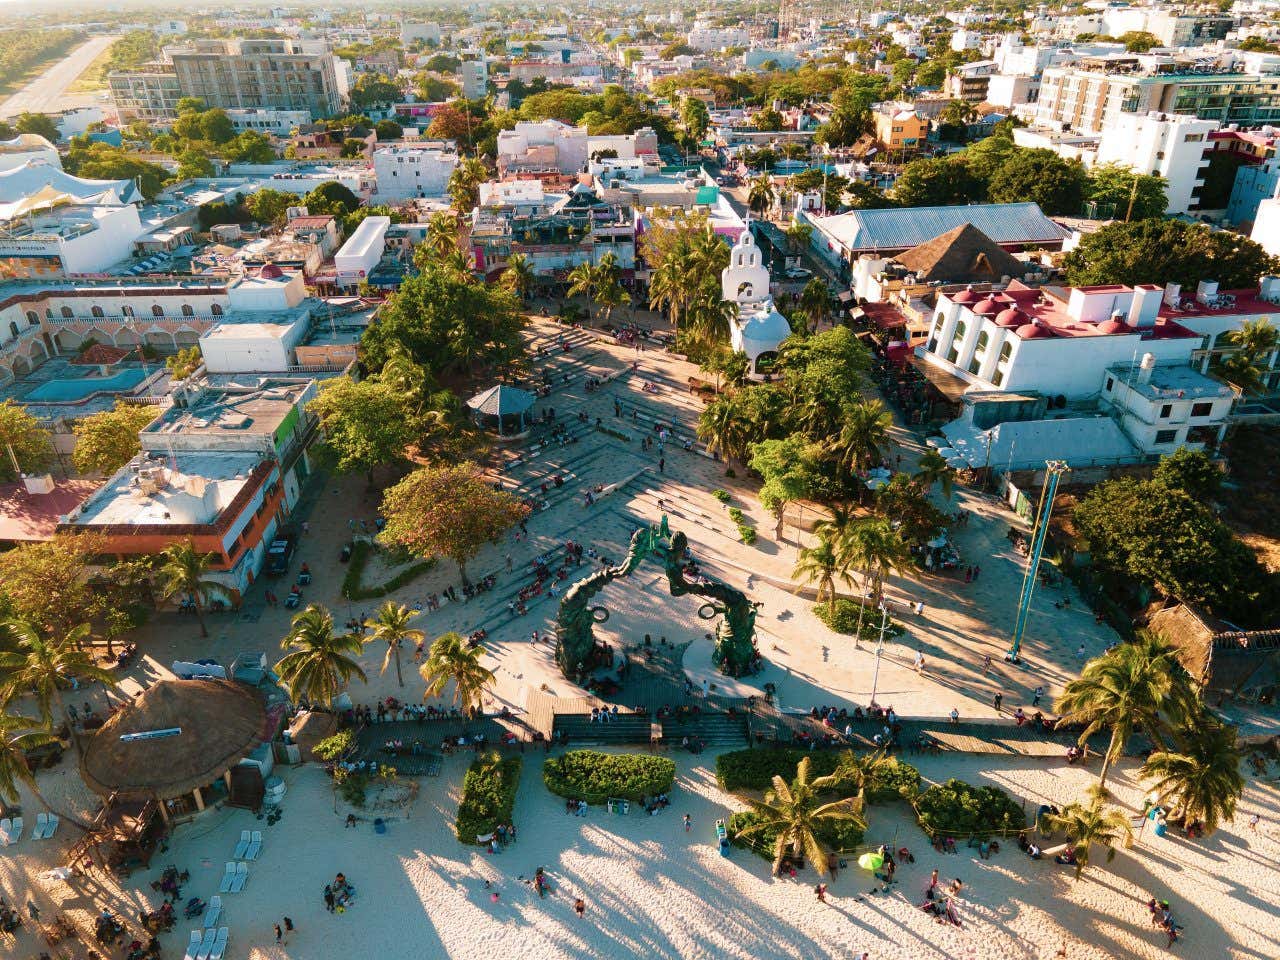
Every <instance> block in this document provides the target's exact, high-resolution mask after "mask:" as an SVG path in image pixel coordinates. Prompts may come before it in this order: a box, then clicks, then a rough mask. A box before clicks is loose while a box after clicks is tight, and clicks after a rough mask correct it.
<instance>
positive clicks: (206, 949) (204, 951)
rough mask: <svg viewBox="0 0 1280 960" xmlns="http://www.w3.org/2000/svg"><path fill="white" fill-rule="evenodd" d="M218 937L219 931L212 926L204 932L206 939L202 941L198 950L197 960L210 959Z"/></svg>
mask: <svg viewBox="0 0 1280 960" xmlns="http://www.w3.org/2000/svg"><path fill="white" fill-rule="evenodd" d="M217 939H218V931H217V930H214V929H213V927H210V928H209V929H208V930H206V931H205V932H204V939H203V940H201V941H200V949H199V950H197V951H196V960H209V954H211V953H213V944H214V941H215V940H217Z"/></svg>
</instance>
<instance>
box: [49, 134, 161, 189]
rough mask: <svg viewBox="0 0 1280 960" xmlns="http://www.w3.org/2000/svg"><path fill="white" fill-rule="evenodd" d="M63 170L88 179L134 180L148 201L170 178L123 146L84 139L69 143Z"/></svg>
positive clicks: (80, 138) (159, 167)
mask: <svg viewBox="0 0 1280 960" xmlns="http://www.w3.org/2000/svg"><path fill="white" fill-rule="evenodd" d="M63 167H64V168H65V169H66V171H67V172H68V173H74V174H75V175H76V176H78V177H85V178H87V179H90V180H133V181H135V182H136V183H137V184H138V189H139V190H141V191H142V195H143V197H145V198H146V199H147V200H154V199H155V197H156V194H158V193H159V192H160V191H161V189H162V188H163V187H164V183H165V181H166V180H167V179H169V171H168V170H166V169H165V168H164V167H162V166H159V165H158V164H154V163H149V162H147V161H145V160H142V159H140V158H139V157H138V156H137V155H135V154H132V153H129V152H128V151H127V150H125V149H124V148H123V147H113V146H111V144H109V143H90V142H89V140H88V139H87V138H85V137H76V138H74V139H73V140H72V141H71V147H70V149H69V150H68V151H67V154H66V156H65V157H64V158H63Z"/></svg>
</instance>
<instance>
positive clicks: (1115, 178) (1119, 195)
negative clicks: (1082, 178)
mask: <svg viewBox="0 0 1280 960" xmlns="http://www.w3.org/2000/svg"><path fill="white" fill-rule="evenodd" d="M1166 186H1167V183H1166V182H1165V179H1164V177H1158V176H1155V175H1154V174H1149V173H1141V174H1140V173H1136V172H1135V171H1133V170H1131V169H1129V168H1128V167H1126V166H1125V165H1124V164H1122V163H1099V164H1097V165H1095V166H1094V167H1093V169H1091V170H1090V171H1089V179H1088V182H1087V183H1086V184H1085V199H1086V200H1089V201H1091V202H1093V203H1095V204H1097V205H1098V213H1099V215H1100V216H1105V217H1114V218H1115V219H1117V220H1126V221H1133V220H1145V219H1147V218H1149V217H1163V216H1164V213H1165V210H1166V209H1168V206H1169V197H1168V195H1167V194H1166V193H1165V187H1166Z"/></svg>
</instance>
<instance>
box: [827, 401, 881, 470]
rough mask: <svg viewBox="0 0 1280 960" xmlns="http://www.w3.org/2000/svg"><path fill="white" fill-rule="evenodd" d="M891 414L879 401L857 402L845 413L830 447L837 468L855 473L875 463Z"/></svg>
mask: <svg viewBox="0 0 1280 960" xmlns="http://www.w3.org/2000/svg"><path fill="white" fill-rule="evenodd" d="M892 426H893V414H891V413H889V411H888V410H886V409H885V408H884V404H883V403H881V402H880V401H879V400H859V401H857V402H856V403H854V404H853V406H851V407H850V408H849V409H848V410H846V411H845V414H844V420H843V423H842V424H841V427H840V435H839V437H837V438H836V439H835V440H834V441H833V442H832V444H831V447H830V449H831V452H832V453H834V454H835V455H836V457H837V459H838V460H839V463H840V466H841V467H843V468H844V469H846V470H848V471H849V472H850V473H856V472H857V471H859V470H862V469H864V468H866V467H867V466H869V465H870V464H871V463H872V462H873V461H875V460H878V459H879V457H880V451H881V450H883V449H884V447H885V446H886V445H887V444H888V442H889V428H890V427H892Z"/></svg>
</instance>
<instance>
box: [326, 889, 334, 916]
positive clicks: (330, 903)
mask: <svg viewBox="0 0 1280 960" xmlns="http://www.w3.org/2000/svg"><path fill="white" fill-rule="evenodd" d="M333 907H334V897H333V887H331V886H329V885H328V884H325V887H324V908H325V909H326V910H328V911H329V912H330V913H333Z"/></svg>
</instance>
